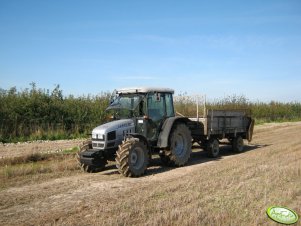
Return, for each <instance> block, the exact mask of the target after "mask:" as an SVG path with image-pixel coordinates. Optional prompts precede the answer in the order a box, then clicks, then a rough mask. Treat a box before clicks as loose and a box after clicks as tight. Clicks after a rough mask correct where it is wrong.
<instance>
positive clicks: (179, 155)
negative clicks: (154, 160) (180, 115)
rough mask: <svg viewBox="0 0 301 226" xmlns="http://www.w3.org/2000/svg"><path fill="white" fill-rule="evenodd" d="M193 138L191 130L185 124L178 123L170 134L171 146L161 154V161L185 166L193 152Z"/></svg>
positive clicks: (171, 164) (170, 164) (165, 163)
mask: <svg viewBox="0 0 301 226" xmlns="http://www.w3.org/2000/svg"><path fill="white" fill-rule="evenodd" d="M191 146H192V139H191V134H190V130H189V129H188V127H187V126H186V125H185V124H183V123H182V124H177V125H176V126H175V127H174V128H173V129H172V131H171V134H170V146H169V149H168V150H165V153H164V155H160V158H161V161H162V163H163V164H164V165H168V166H183V165H185V164H186V163H187V161H188V159H189V158H190V154H191Z"/></svg>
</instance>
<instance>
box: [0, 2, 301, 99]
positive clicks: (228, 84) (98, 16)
mask: <svg viewBox="0 0 301 226" xmlns="http://www.w3.org/2000/svg"><path fill="white" fill-rule="evenodd" d="M31 82H35V83H37V86H38V87H40V88H45V89H53V88H54V87H55V85H56V84H60V86H61V88H62V89H63V91H64V94H65V95H68V94H75V95H82V94H99V93H101V91H112V90H113V89H115V88H120V87H129V86H160V87H170V88H174V89H175V90H176V91H177V93H180V92H187V93H189V94H205V95H206V96H207V97H208V98H209V99H213V98H219V97H224V96H225V95H226V96H227V95H232V94H237V95H245V96H246V97H247V98H248V99H250V100H255V101H256V100H260V101H270V100H278V101H301V1H300V0H265V1H262V0H259V1H257V0H252V1H231V0H229V1H214V0H213V1H201V0H198V1H191V0H187V1H176V0H173V1H163V0H161V1H156V0H152V1H146V0H145V1H144V0H138V1H132V0H127V1H121V0H120V1H117V0H112V1H102V0H98V1H92V0H87V1H76V0H60V1H55V0H53V1H38V0H37V1H31V0H27V1H22V0H19V1H17V0H0V87H1V88H3V89H8V88H10V87H13V86H16V87H17V88H19V89H24V88H27V87H29V83H31Z"/></svg>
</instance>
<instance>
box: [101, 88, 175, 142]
mask: <svg viewBox="0 0 301 226" xmlns="http://www.w3.org/2000/svg"><path fill="white" fill-rule="evenodd" d="M173 93H174V91H173V90H171V89H158V88H157V89H156V88H139V89H121V90H118V91H114V92H113V94H112V96H111V100H110V106H109V107H108V108H107V111H109V112H111V115H112V119H113V120H119V119H129V118H132V119H133V120H134V123H135V133H137V134H141V135H143V136H144V137H145V138H147V140H148V141H149V142H151V143H154V144H155V143H156V142H157V139H158V135H159V132H160V129H161V127H162V124H163V122H164V121H165V119H166V118H169V117H174V115H175V114H174V106H173V97H172V95H173Z"/></svg>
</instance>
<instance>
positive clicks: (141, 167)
mask: <svg viewBox="0 0 301 226" xmlns="http://www.w3.org/2000/svg"><path fill="white" fill-rule="evenodd" d="M148 158H149V155H148V150H147V147H146V145H145V144H144V142H142V141H140V140H139V139H138V138H133V137H131V138H127V139H126V140H125V141H123V142H122V144H121V145H119V149H118V151H117V152H116V159H115V160H116V167H117V168H118V171H119V173H120V174H122V175H123V176H126V177H139V176H141V175H143V174H144V173H145V170H146V168H147V165H148V160H149V159H148Z"/></svg>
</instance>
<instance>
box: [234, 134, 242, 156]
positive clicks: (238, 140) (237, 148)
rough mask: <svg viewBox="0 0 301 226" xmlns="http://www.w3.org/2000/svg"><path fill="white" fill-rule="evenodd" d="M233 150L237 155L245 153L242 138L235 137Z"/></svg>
mask: <svg viewBox="0 0 301 226" xmlns="http://www.w3.org/2000/svg"><path fill="white" fill-rule="evenodd" d="M232 150H233V151H234V152H237V153H241V152H243V151H244V140H243V139H242V137H241V136H238V137H235V138H234V139H233V140H232Z"/></svg>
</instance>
